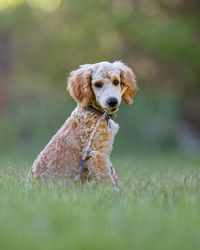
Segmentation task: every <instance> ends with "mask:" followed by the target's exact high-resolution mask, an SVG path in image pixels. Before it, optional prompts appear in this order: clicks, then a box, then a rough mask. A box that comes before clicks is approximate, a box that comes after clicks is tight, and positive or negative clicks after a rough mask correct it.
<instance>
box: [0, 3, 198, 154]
mask: <svg viewBox="0 0 200 250" xmlns="http://www.w3.org/2000/svg"><path fill="white" fill-rule="evenodd" d="M199 11H200V4H199V1H198V0H193V1H186V0H151V1H147V0H134V1H133V0H110V1H106V0H96V1H95V0H84V1H83V0H63V1H62V0H27V1H24V0H0V152H1V155H4V154H5V155H7V154H10V153H12V155H32V156H34V157H35V156H36V155H37V154H38V153H39V152H40V151H41V149H42V148H43V147H44V146H45V145H46V143H47V142H48V141H49V140H50V138H51V136H53V135H54V134H55V132H56V131H57V130H58V129H59V127H60V126H61V125H62V124H63V123H64V121H65V119H66V118H67V117H68V116H69V115H70V113H71V111H72V110H73V109H74V107H75V105H76V103H75V102H74V101H73V100H72V99H71V97H70V96H69V94H68V93H67V92H66V78H67V76H68V74H69V72H70V71H71V70H74V69H76V68H77V67H78V66H79V65H80V64H85V63H95V62H99V61H111V62H112V61H115V60H122V61H123V62H125V63H126V64H128V65H129V66H130V67H131V68H132V69H133V70H134V72H135V74H136V76H137V81H138V86H139V88H140V90H139V92H138V93H137V95H136V97H135V102H134V105H133V106H130V107H127V106H126V105H125V104H123V105H122V106H121V108H120V111H119V113H118V115H117V117H116V118H115V119H116V121H117V122H119V123H120V126H121V129H120V131H119V134H118V135H117V137H116V141H115V145H114V151H113V154H118V153H121V154H125V153H127V154H135V153H150V154H151V153H155V152H156V153H158V152H162V153H171V152H181V153H183V154H189V155H191V154H196V153H198V152H199V148H200V83H199V66H200V42H199V41H200V34H199V23H200V16H199Z"/></svg>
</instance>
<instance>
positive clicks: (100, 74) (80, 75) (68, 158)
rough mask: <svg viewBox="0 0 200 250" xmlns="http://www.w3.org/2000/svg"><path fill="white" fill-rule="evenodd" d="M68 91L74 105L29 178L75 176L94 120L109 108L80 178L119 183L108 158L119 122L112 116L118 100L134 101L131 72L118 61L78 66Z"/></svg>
mask: <svg viewBox="0 0 200 250" xmlns="http://www.w3.org/2000/svg"><path fill="white" fill-rule="evenodd" d="M67 90H68V91H69V93H70V95H71V96H72V97H73V98H74V99H75V100H76V102H77V103H78V104H77V107H76V108H75V109H74V111H73V112H72V114H71V116H70V117H69V118H68V119H67V120H66V122H65V123H64V125H63V126H62V127H61V128H60V129H59V130H58V132H57V133H56V134H55V135H54V136H53V138H52V139H51V140H50V142H49V143H48V144H47V145H46V147H45V148H44V149H43V150H42V152H41V153H40V154H39V156H38V157H37V159H36V160H35V162H34V164H33V166H32V169H31V171H30V173H29V177H31V178H38V179H46V178H47V177H48V176H52V177H61V176H66V175H69V176H70V177H71V178H74V177H75V175H76V173H77V171H78V169H79V166H80V162H81V159H82V157H83V155H84V152H85V150H86V148H87V144H88V141H89V137H90V135H91V133H92V131H93V129H94V127H95V125H96V123H97V121H98V120H99V118H100V117H101V116H102V114H103V113H104V112H105V110H106V109H108V108H109V109H110V113H109V115H108V116H107V118H106V120H105V121H103V122H102V123H101V125H100V127H99V129H98V131H97V133H96V135H95V138H94V141H93V143H92V150H91V153H90V157H89V159H88V160H87V162H86V164H85V167H84V171H83V172H82V174H81V180H82V181H85V180H89V179H95V180H98V179H108V178H112V179H114V181H115V182H116V183H118V184H119V179H118V177H117V175H116V173H115V170H114V168H113V167H112V163H111V162H110V157H109V156H110V153H111V150H112V145H113V141H114V137H115V135H116V134H117V132H118V129H119V125H118V124H117V123H115V122H114V121H113V120H112V119H111V117H112V115H113V114H114V113H116V112H117V110H118V108H119V105H120V103H121V99H123V100H124V101H125V103H126V104H128V105H131V104H132V103H133V100H132V98H133V96H134V94H135V93H136V91H137V85H136V82H135V75H134V73H133V71H132V70H131V69H130V68H129V67H128V66H126V65H125V64H123V63H122V62H120V61H116V62H114V63H109V62H100V63H95V64H85V65H81V66H80V67H79V69H77V70H75V71H72V72H71V73H70V76H69V78H68V86H67Z"/></svg>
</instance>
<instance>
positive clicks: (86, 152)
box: [74, 109, 109, 182]
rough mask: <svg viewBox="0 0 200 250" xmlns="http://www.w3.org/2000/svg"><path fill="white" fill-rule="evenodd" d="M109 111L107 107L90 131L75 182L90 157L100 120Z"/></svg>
mask: <svg viewBox="0 0 200 250" xmlns="http://www.w3.org/2000/svg"><path fill="white" fill-rule="evenodd" d="M108 113H109V109H108V110H106V112H105V113H104V114H103V115H102V117H101V118H100V119H99V120H98V122H97V124H96V126H95V128H94V130H93V131H92V134H91V136H90V139H89V143H88V146H87V150H86V151H85V154H84V156H83V158H82V161H81V164H80V167H79V170H78V172H77V174H76V176H75V178H74V182H77V181H78V180H79V177H80V174H81V173H82V172H83V169H84V165H85V162H86V161H87V160H88V159H89V158H90V156H89V154H90V151H91V150H92V148H91V144H92V142H93V140H94V136H95V134H96V132H97V130H98V128H99V126H100V125H101V123H102V121H103V120H104V119H106V116H107V115H108Z"/></svg>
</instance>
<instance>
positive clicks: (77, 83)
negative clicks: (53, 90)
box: [67, 64, 93, 108]
mask: <svg viewBox="0 0 200 250" xmlns="http://www.w3.org/2000/svg"><path fill="white" fill-rule="evenodd" d="M91 74H92V69H91V66H90V64H85V65H81V66H80V68H79V69H77V70H74V71H72V72H71V73H70V76H69V78H68V81H67V90H68V91H69V93H70V95H71V96H72V97H73V98H74V99H75V100H76V101H77V102H78V103H80V104H81V106H82V108H86V107H87V106H88V105H89V104H90V102H91V100H92V95H93V94H92V90H91V87H90V83H91Z"/></svg>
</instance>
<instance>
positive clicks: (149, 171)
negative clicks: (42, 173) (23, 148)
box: [0, 156, 200, 250]
mask: <svg viewBox="0 0 200 250" xmlns="http://www.w3.org/2000/svg"><path fill="white" fill-rule="evenodd" d="M113 162H114V165H115V166H116V168H117V170H118V173H119V175H120V178H121V180H122V182H123V190H122V192H121V193H120V194H119V195H117V194H116V193H115V192H114V190H113V188H112V186H111V185H110V184H105V183H102V184H100V185H99V186H97V187H96V186H95V185H94V183H93V182H91V183H87V184H86V185H84V186H81V185H80V184H78V185H74V184H73V183H70V182H69V181H67V182H66V181H65V182H64V181H62V182H59V183H57V184H56V185H54V184H53V183H52V182H51V181H49V182H48V183H47V184H44V183H38V184H37V185H34V186H26V185H25V183H24V181H25V178H26V174H27V171H28V169H29V168H30V165H31V163H30V162H29V161H25V160H24V161H19V160H18V161H17V160H14V161H12V160H10V163H8V160H6V159H4V161H2V162H1V163H0V249H2V250H6V249H9V250H12V249H14V250H17V249H20V250H23V249H26V250H27V249H48V250H51V249H70V250H71V249H87V250H89V249H93V250H95V249H115V250H117V249H141V250H145V249H148V250H149V249H153V250H156V249H159V250H160V249H162V250H164V249H167V250H169V249H170V250H171V249H180V250H184V249H187V250H188V249H199V246H200V158H199V157H182V156H170V157H169V156H166V157H165V156H146V157H144V156H143V157H142V156H140V157H139V156H138V157H126V158H124V159H123V158H120V160H119V159H118V160H115V159H114V160H113Z"/></svg>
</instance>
